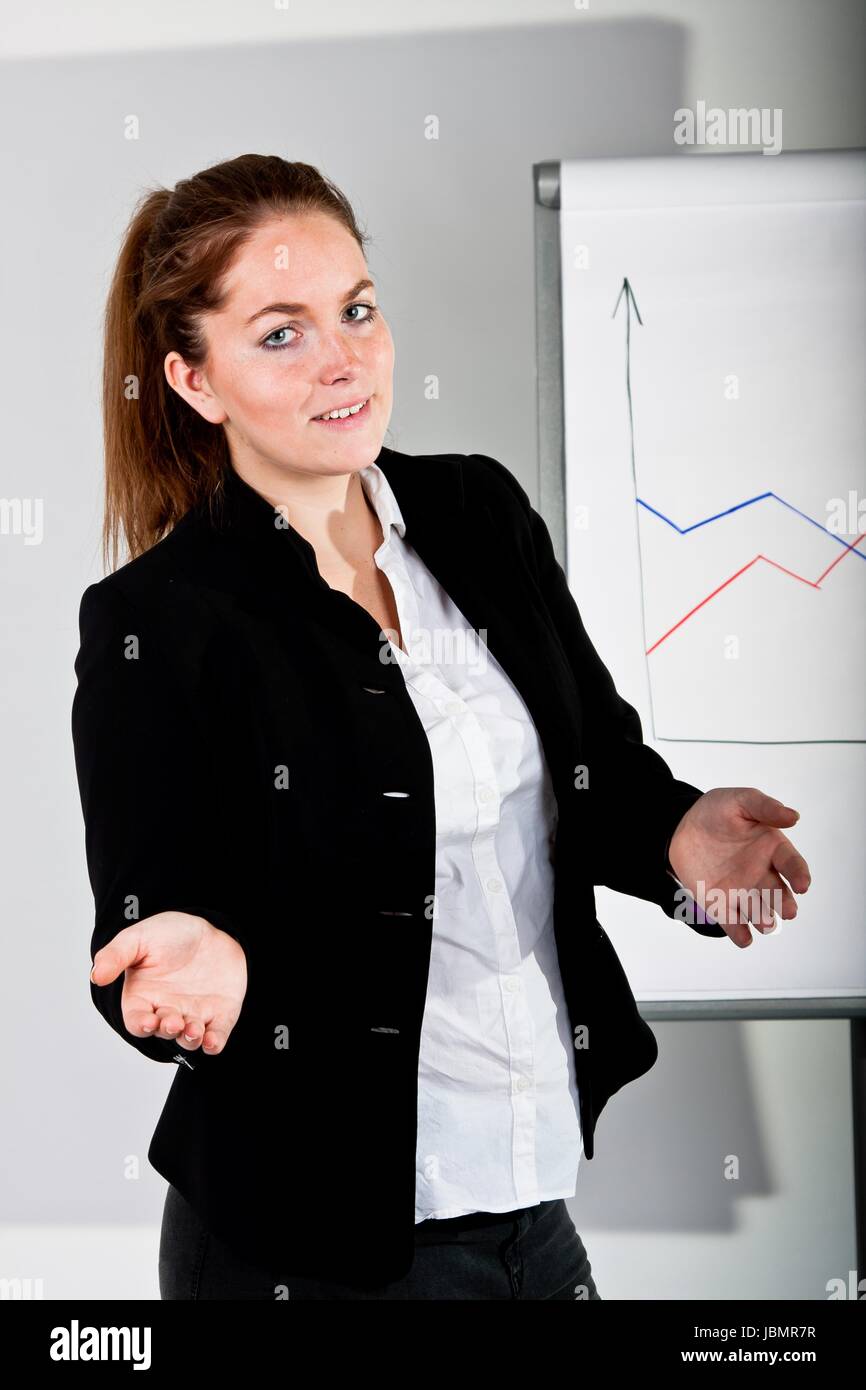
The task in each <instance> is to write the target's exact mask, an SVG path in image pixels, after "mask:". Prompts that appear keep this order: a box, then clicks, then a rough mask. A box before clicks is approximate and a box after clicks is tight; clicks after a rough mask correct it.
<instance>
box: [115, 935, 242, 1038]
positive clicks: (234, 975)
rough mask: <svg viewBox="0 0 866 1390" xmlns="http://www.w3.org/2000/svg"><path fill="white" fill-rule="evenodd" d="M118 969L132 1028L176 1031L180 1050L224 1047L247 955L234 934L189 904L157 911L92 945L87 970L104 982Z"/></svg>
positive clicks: (163, 1033) (156, 1034)
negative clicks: (180, 909) (181, 908)
mask: <svg viewBox="0 0 866 1390" xmlns="http://www.w3.org/2000/svg"><path fill="white" fill-rule="evenodd" d="M121 971H125V972H126V973H125V977H124V982H123V994H122V997H121V1009H122V1012H123V1022H124V1026H125V1028H126V1029H127V1031H128V1032H130V1033H132V1034H133V1036H135V1037H137V1038H147V1037H153V1038H168V1039H175V1040H176V1041H177V1042H178V1044H179V1045H180V1046H181V1047H183V1048H185V1049H186V1051H187V1052H194V1051H195V1049H196V1048H197V1047H202V1048H203V1049H204V1051H205V1052H210V1053H217V1052H221V1051H222V1050H223V1048H224V1047H225V1045H226V1042H227V1041H228V1037H229V1034H230V1033H231V1031H232V1029H233V1028H234V1026H235V1024H236V1023H237V1021H238V1017H239V1016H240V1011H241V1005H242V1004H243V1002H244V996H245V994H246V992H247V959H246V956H245V954H244V950H243V947H242V946H241V945H240V944H239V942H237V941H236V940H235V939H234V937H233V936H229V935H228V933H227V932H224V931H220V930H219V928H218V927H214V926H212V924H211V923H210V922H208V921H206V920H205V918H204V917H195V916H193V915H192V914H191V913H189V912H157V913H155V914H154V915H153V916H152V917H145V918H144V919H143V920H142V921H140V922H132V923H130V925H129V926H128V927H124V928H123V930H122V931H119V932H118V933H117V936H115V937H114V938H113V939H112V940H111V941H109V942H108V943H107V944H106V945H105V946H103V947H102V949H101V950H100V951H97V952H96V955H95V956H94V959H93V969H92V971H91V974H90V978H91V980H92V981H93V983H94V984H95V985H110V984H111V982H112V981H113V980H116V979H117V977H118V975H120V973H121Z"/></svg>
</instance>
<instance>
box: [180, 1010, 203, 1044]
mask: <svg viewBox="0 0 866 1390" xmlns="http://www.w3.org/2000/svg"><path fill="white" fill-rule="evenodd" d="M204 1032H205V1027H204V1024H203V1023H202V1021H201V1019H200V1018H196V1017H195V1016H194V1015H193V1014H188V1015H187V1018H186V1023H185V1025H184V1028H183V1030H182V1031H181V1032H180V1033H179V1034H178V1038H177V1041H178V1042H179V1043H180V1045H181V1047H183V1048H185V1049H186V1051H187V1052H194V1051H195V1049H196V1048H197V1047H200V1046H201V1042H202V1038H203V1037H204Z"/></svg>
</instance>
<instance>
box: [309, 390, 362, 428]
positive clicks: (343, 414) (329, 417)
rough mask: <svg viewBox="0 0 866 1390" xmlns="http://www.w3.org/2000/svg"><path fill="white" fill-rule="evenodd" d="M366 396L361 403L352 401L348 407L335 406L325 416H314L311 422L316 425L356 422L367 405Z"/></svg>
mask: <svg viewBox="0 0 866 1390" xmlns="http://www.w3.org/2000/svg"><path fill="white" fill-rule="evenodd" d="M369 400H370V397H369V396H368V397H367V398H366V399H365V400H362V401H352V402H351V403H350V404H348V405H343V406H336V407H335V408H334V410H329V411H328V412H327V414H325V415H314V416H313V420H314V421H315V422H316V424H318V425H329V426H333V425H345V424H346V422H348V421H352V420H357V419H358V417H359V416H360V415H364V414H365V412H366V409H367V405H368V403H369Z"/></svg>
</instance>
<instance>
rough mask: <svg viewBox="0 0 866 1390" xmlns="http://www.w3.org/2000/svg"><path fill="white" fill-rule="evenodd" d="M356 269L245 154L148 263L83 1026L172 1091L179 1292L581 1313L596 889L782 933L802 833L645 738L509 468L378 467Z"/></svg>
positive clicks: (172, 1223)
mask: <svg viewBox="0 0 866 1390" xmlns="http://www.w3.org/2000/svg"><path fill="white" fill-rule="evenodd" d="M364 242H365V238H364V237H363V236H362V234H361V233H360V232H359V230H358V228H357V225H356V222H355V219H354V217H353V214H352V211H351V209H350V207H349V205H348V203H347V201H346V199H345V198H344V196H343V195H342V194H341V193H340V192H339V191H338V190H337V189H336V188H334V186H333V185H332V184H330V183H329V182H328V181H327V180H326V179H324V178H323V177H322V176H321V175H320V174H319V173H318V171H316V170H315V169H313V168H311V167H310V166H308V165H305V164H290V163H287V162H286V161H284V160H282V159H279V158H276V157H259V156H254V155H247V156H243V157H241V158H238V159H234V160H230V161H228V162H226V163H223V164H220V165H217V166H216V167H214V168H211V169H208V170H205V171H203V172H201V173H199V174H197V175H196V176H195V177H194V178H192V179H187V180H183V181H182V182H181V183H179V184H178V185H177V187H176V188H175V189H174V191H173V192H169V191H168V190H158V191H155V192H152V193H150V194H148V195H147V196H146V197H145V198H144V199H143V201H142V203H141V204H140V206H139V208H138V210H137V212H136V214H135V216H134V217H133V220H132V222H131V224H130V227H129V229H128V232H127V234H126V237H125V240H124V243H123V247H122V250H121V254H120V258H119V262H118V265H117V268H116V272H115V276H114V280H113V283H112V286H111V291H110V295H109V301H108V306H107V314H106V342H105V373H104V423H105V439H106V520H105V530H104V539H105V546H106V551H108V550H109V549H110V548H113V551H114V554H113V557H112V559H113V561H114V562H116V558H117V540H118V533H119V530H120V529H121V528H122V530H123V532H124V535H125V538H126V542H127V546H128V550H129V554H130V559H129V560H128V562H127V563H125V564H123V565H121V566H120V567H119V568H116V569H115V570H114V572H113V573H111V574H109V575H107V577H106V578H105V579H103V580H102V581H101V582H99V583H96V584H92V585H90V587H89V588H88V589H87V590H86V592H85V594H84V596H83V598H82V602H81V613H80V626H81V647H80V651H79V654H78V658H77V661H76V673H77V675H78V682H79V684H78V689H77V691H76V695H75V701H74V706H73V737H74V745H75V756H76V766H77V770H78V776H79V783H80V788H81V797H82V805H83V809H84V817H85V826H86V848H87V856H88V868H89V872H90V878H91V883H92V886H93V891H94V897H95V902H96V925H95V929H94V933H93V939H92V943H91V946H92V953H93V959H94V965H93V972H92V976H91V979H92V982H93V985H92V993H93V998H94V1002H95V1003H96V1005H97V1007H98V1008H99V1009H100V1011H101V1012H102V1014H103V1015H104V1017H105V1018H106V1019H107V1021H108V1022H109V1023H110V1024H111V1026H112V1027H113V1028H114V1029H115V1030H116V1031H117V1032H118V1033H119V1034H120V1035H121V1036H122V1037H123V1038H124V1039H125V1040H126V1041H127V1042H129V1043H130V1044H132V1045H133V1046H134V1047H136V1048H137V1049H138V1050H139V1051H140V1052H142V1053H144V1055H145V1056H147V1057H149V1058H151V1059H153V1060H156V1061H163V1062H174V1063H175V1064H176V1066H177V1070H176V1074H175V1076H174V1080H173V1084H172V1086H171V1089H170V1092H169V1095H168V1098H167V1100H166V1104H165V1108H164V1110H163V1112H162V1115H161V1117H160V1120H159V1124H158V1126H157V1129H156V1132H155V1134H154V1137H153V1140H152V1143H151V1146H150V1150H149V1154H148V1156H149V1158H150V1161H151V1163H152V1164H153V1165H154V1167H155V1168H156V1169H157V1170H158V1171H159V1172H160V1173H161V1174H162V1175H163V1176H164V1177H165V1178H166V1179H167V1181H168V1183H169V1188H168V1194H167V1198H166V1205H165V1214H164V1219H163V1227H162V1238H161V1245H160V1287H161V1294H162V1297H163V1298H181V1299H184V1298H201V1299H204V1298H251V1299H262V1298H281V1297H286V1296H289V1297H295V1298H297V1297H300V1298H399V1299H403V1298H413V1299H414V1298H449V1299H452V1298H513V1297H514V1298H533V1299H534V1298H560V1299H561V1298H568V1299H574V1298H590V1299H595V1298H598V1293H597V1290H596V1288H595V1283H594V1281H593V1278H592V1274H591V1270H590V1265H589V1262H588V1260H587V1257H586V1251H585V1250H584V1247H583V1245H582V1243H581V1241H580V1238H579V1236H578V1234H577V1232H576V1231H575V1229H574V1226H573V1225H572V1223H571V1220H570V1218H569V1216H568V1212H567V1209H566V1206H565V1199H566V1198H567V1197H569V1196H571V1195H573V1194H574V1191H575V1181H576V1173H577V1167H578V1162H579V1158H580V1156H581V1152H583V1153H585V1154H586V1156H587V1157H588V1158H590V1157H591V1156H592V1152H593V1147H592V1146H593V1132H594V1128H595V1123H596V1121H597V1118H598V1115H599V1113H600V1112H601V1109H602V1107H603V1106H604V1104H605V1103H606V1101H607V1099H608V1097H609V1096H610V1095H611V1094H613V1092H614V1091H616V1090H617V1089H619V1088H620V1087H621V1086H622V1085H623V1084H625V1082H627V1081H628V1080H631V1079H633V1078H634V1077H636V1076H639V1075H641V1074H642V1073H644V1072H645V1071H646V1070H647V1069H648V1068H649V1067H651V1066H652V1064H653V1062H654V1061H655V1058H656V1055H657V1047H656V1043H655V1039H654V1037H653V1034H652V1032H651V1030H650V1029H649V1027H648V1026H647V1025H646V1024H645V1023H644V1021H643V1020H642V1019H641V1018H640V1015H639V1014H638V1012H637V1009H636V1006H635V1003H634V999H633V996H632V994H631V991H630V989H629V986H628V982H627V980H626V978H625V975H624V973H623V971H622V969H621V967H620V965H619V962H618V960H617V958H616V955H615V953H614V951H613V948H612V946H611V944H610V942H609V941H608V940H607V938H606V936H605V934H604V931H603V929H602V928H601V926H600V924H599V923H598V921H597V919H596V917H595V907H594V897H593V885H594V884H595V883H605V884H608V885H609V886H611V887H613V888H616V889H619V890H620V891H622V892H625V893H631V894H633V895H635V896H638V897H643V898H645V899H647V900H650V901H653V902H657V903H658V904H659V905H660V906H661V907H662V908H663V910H664V911H665V913H666V914H667V915H668V916H671V917H674V916H676V915H678V914H679V915H680V916H683V914H682V913H681V912H680V907H681V905H682V903H683V900H684V899H685V897H686V895H685V894H683V893H682V890H681V888H679V887H678V884H679V885H683V886H684V888H685V889H687V890H688V892H689V893H695V892H696V891H697V885H698V880H699V879H700V880H704V882H705V883H706V884H707V885H708V886H710V887H713V888H719V889H725V890H730V889H733V888H746V889H753V888H756V889H757V888H763V889H772V890H777V891H778V910H780V911H781V914H782V916H783V917H790V916H793V915H794V914H795V912H796V904H795V902H794V899H793V896H792V893H791V891H790V889H789V887H788V885H787V884H785V883H784V881H783V879H782V877H781V876H782V875H783V874H785V875H786V876H787V878H788V880H789V882H790V884H791V886H792V887H793V888H794V890H795V891H798V892H801V891H804V889H805V888H806V886H807V884H808V869H807V867H806V865H805V863H804V861H803V859H802V857H801V856H800V855H799V854H798V853H797V852H796V850H795V849H794V848H793V846H792V845H791V843H790V842H789V841H788V840H787V838H786V837H785V835H784V834H783V833H782V831H781V829H780V827H782V826H790V825H791V824H792V823H793V822H794V820H796V818H797V813H796V812H794V811H791V810H790V809H789V808H785V807H783V806H782V805H781V804H780V803H779V802H777V801H775V800H774V799H773V798H771V797H768V796H765V795H763V794H762V793H761V792H759V791H757V790H756V789H754V788H715V789H713V790H712V791H711V792H708V793H702V792H701V791H700V790H699V789H698V788H697V787H693V786H690V785H689V784H687V783H684V782H679V781H677V780H676V779H674V778H673V776H672V774H671V772H670V769H669V768H668V767H667V765H666V764H665V763H664V761H663V760H662V759H661V758H660V757H659V756H658V755H657V754H656V753H655V752H654V751H653V750H651V749H649V748H648V747H647V746H646V745H645V744H644V743H643V741H642V738H641V729H640V722H639V720H638V717H637V714H636V712H635V711H634V709H633V708H632V707H631V706H630V705H628V704H627V703H626V702H625V701H624V700H622V699H621V697H620V696H619V695H618V694H617V692H616V690H615V688H614V686H613V682H612V681H611V678H610V675H609V673H608V672H607V670H606V668H605V667H604V666H603V664H602V663H601V661H600V659H599V658H598V656H597V654H596V652H595V650H594V648H593V647H592V644H591V643H590V641H589V639H588V637H587V635H586V633H585V631H584V629H583V626H582V623H581V621H580V617H579V614H578V611H577V608H576V607H575V605H574V602H573V599H572V598H571V595H570V593H569V591H568V586H567V583H566V580H565V576H564V574H563V571H562V569H561V568H560V566H559V565H558V564H557V562H556V560H555V557H554V554H553V550H552V546H551V542H550V537H549V535H548V532H547V529H546V527H545V525H544V523H543V521H542V519H541V517H540V516H539V515H538V513H537V512H535V511H534V509H533V508H531V507H530V505H529V501H528V498H527V496H526V493H525V492H524V491H523V489H522V488H521V487H520V485H519V484H518V483H517V481H516V480H515V479H514V478H513V476H512V475H511V474H510V472H509V471H508V470H507V469H505V468H504V467H503V466H502V465H501V464H500V463H498V462H497V461H495V460H493V459H489V458H486V457H484V456H481V455H474V456H464V455H443V456H432V457H426V458H418V457H412V456H409V455H404V454H400V453H398V452H397V451H395V450H392V449H389V448H385V447H384V446H383V442H382V441H383V436H384V434H385V431H386V428H387V425H388V421H389V417H390V414H391V405H392V370H393V356H394V353H393V343H392V339H391V335H390V332H389V329H388V326H387V324H386V321H385V319H384V317H383V315H382V312H381V309H380V308H379V306H378V305H377V303H376V295H375V286H374V285H373V282H372V279H371V277H370V274H369V271H368V268H367V265H366V261H365V257H364V254H363V250H364ZM674 875H676V877H674ZM750 913H751V916H750ZM684 920H687V919H685V918H684ZM750 920H752V921H753V922H755V924H756V925H761V924H762V923H763V925H772V921H773V918H772V915H767V914H765V915H764V916H763V917H762V915H761V909H760V906H759V908H758V910H757V912H756V911H755V910H754V905H753V904H750V905H749V906H747V907H746V908H745V909H742V908H741V909H738V910H735V911H734V912H733V913H732V914H730V919H729V921H727V922H726V923H725V924H724V925H717V924H716V923H714V922H713V921H712V920H711V921H709V922H707V919H706V918H701V919H700V920H698V921H693V920H691V921H689V925H690V926H692V927H693V929H695V930H697V931H699V932H700V933H701V934H702V935H708V936H709V935H714V936H724V935H728V936H729V937H730V938H731V940H732V941H734V942H735V943H736V944H737V945H739V946H746V945H748V944H749V942H750V941H751V933H750V930H749V925H748V923H749V921H750Z"/></svg>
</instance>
